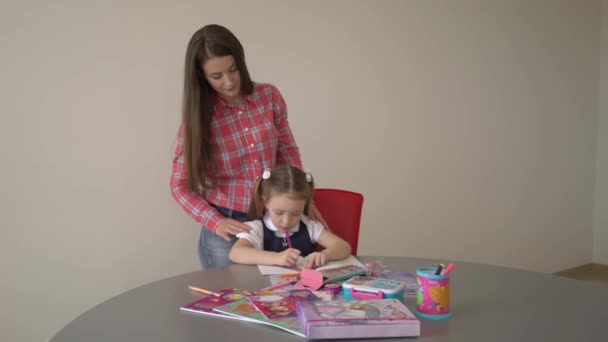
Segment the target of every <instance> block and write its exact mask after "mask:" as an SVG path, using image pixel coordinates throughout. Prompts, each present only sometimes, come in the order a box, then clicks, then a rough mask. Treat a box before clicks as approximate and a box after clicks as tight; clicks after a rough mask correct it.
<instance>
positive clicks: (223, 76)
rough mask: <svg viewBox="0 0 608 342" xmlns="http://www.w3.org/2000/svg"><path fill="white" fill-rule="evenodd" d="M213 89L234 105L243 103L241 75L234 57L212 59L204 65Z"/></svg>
mask: <svg viewBox="0 0 608 342" xmlns="http://www.w3.org/2000/svg"><path fill="white" fill-rule="evenodd" d="M203 72H204V73H205V78H206V79H207V82H209V85H211V88H213V90H215V91H216V92H217V93H218V94H219V95H220V96H221V97H222V98H223V99H224V100H226V101H228V103H230V104H233V105H239V104H240V103H241V74H240V70H239V69H238V66H237V65H236V61H235V60H234V57H232V56H223V57H211V58H209V59H208V60H207V61H206V62H205V63H204V64H203Z"/></svg>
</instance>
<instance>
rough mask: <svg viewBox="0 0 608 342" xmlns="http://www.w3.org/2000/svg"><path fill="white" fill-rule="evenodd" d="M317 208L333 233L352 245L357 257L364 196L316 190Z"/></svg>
mask: <svg viewBox="0 0 608 342" xmlns="http://www.w3.org/2000/svg"><path fill="white" fill-rule="evenodd" d="M312 199H313V202H314V204H315V207H316V208H317V209H318V210H319V212H321V215H322V216H323V218H324V219H325V222H327V225H328V226H329V228H330V229H331V231H332V232H333V233H334V234H336V235H338V236H339V237H341V238H342V239H344V240H346V242H348V243H349V244H350V247H351V250H352V252H351V253H352V255H357V245H358V243H359V227H360V225H361V210H362V209H363V195H361V194H359V193H356V192H351V191H346V190H338V189H315V192H314V193H313V195H312Z"/></svg>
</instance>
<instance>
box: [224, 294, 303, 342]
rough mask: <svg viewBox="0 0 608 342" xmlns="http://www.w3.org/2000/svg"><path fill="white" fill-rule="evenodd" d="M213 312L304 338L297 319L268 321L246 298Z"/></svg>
mask: <svg viewBox="0 0 608 342" xmlns="http://www.w3.org/2000/svg"><path fill="white" fill-rule="evenodd" d="M213 310H214V311H217V312H220V313H223V314H226V315H231V316H235V317H240V318H241V319H243V320H246V321H252V322H255V323H261V324H266V325H270V326H273V327H275V328H279V329H282V330H285V331H287V332H290V333H292V334H295V335H298V336H302V337H306V336H305V335H304V331H303V330H302V329H301V328H300V325H299V323H298V318H297V317H293V316H291V317H285V318H277V319H272V320H269V319H267V318H266V316H264V314H263V313H261V312H260V311H259V310H258V309H257V308H256V307H255V306H254V305H253V304H252V303H251V302H250V301H249V300H248V299H246V298H245V299H241V300H238V301H236V302H232V303H229V304H226V305H222V306H219V307H216V308H214V309H213Z"/></svg>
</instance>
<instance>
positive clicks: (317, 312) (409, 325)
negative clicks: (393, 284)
mask: <svg viewBox="0 0 608 342" xmlns="http://www.w3.org/2000/svg"><path fill="white" fill-rule="evenodd" d="M298 320H299V322H300V327H301V328H302V329H303V330H304V333H305V334H306V337H308V338H310V339H337V338H341V339H343V338H380V337H414V336H420V321H419V320H418V319H417V318H416V317H415V316H414V315H413V314H412V312H411V311H410V310H409V309H408V308H407V307H406V306H405V305H404V304H403V303H402V302H401V301H399V300H397V299H375V300H331V301H328V302H321V301H318V302H299V303H298Z"/></svg>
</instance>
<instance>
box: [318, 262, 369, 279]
mask: <svg viewBox="0 0 608 342" xmlns="http://www.w3.org/2000/svg"><path fill="white" fill-rule="evenodd" d="M321 272H322V273H323V276H324V277H325V278H328V279H330V280H331V281H332V282H333V281H340V280H345V279H350V278H352V277H354V276H358V275H364V274H365V273H366V272H367V269H366V268H365V267H361V266H357V265H345V266H340V267H336V268H329V269H323V270H322V271H321Z"/></svg>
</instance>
